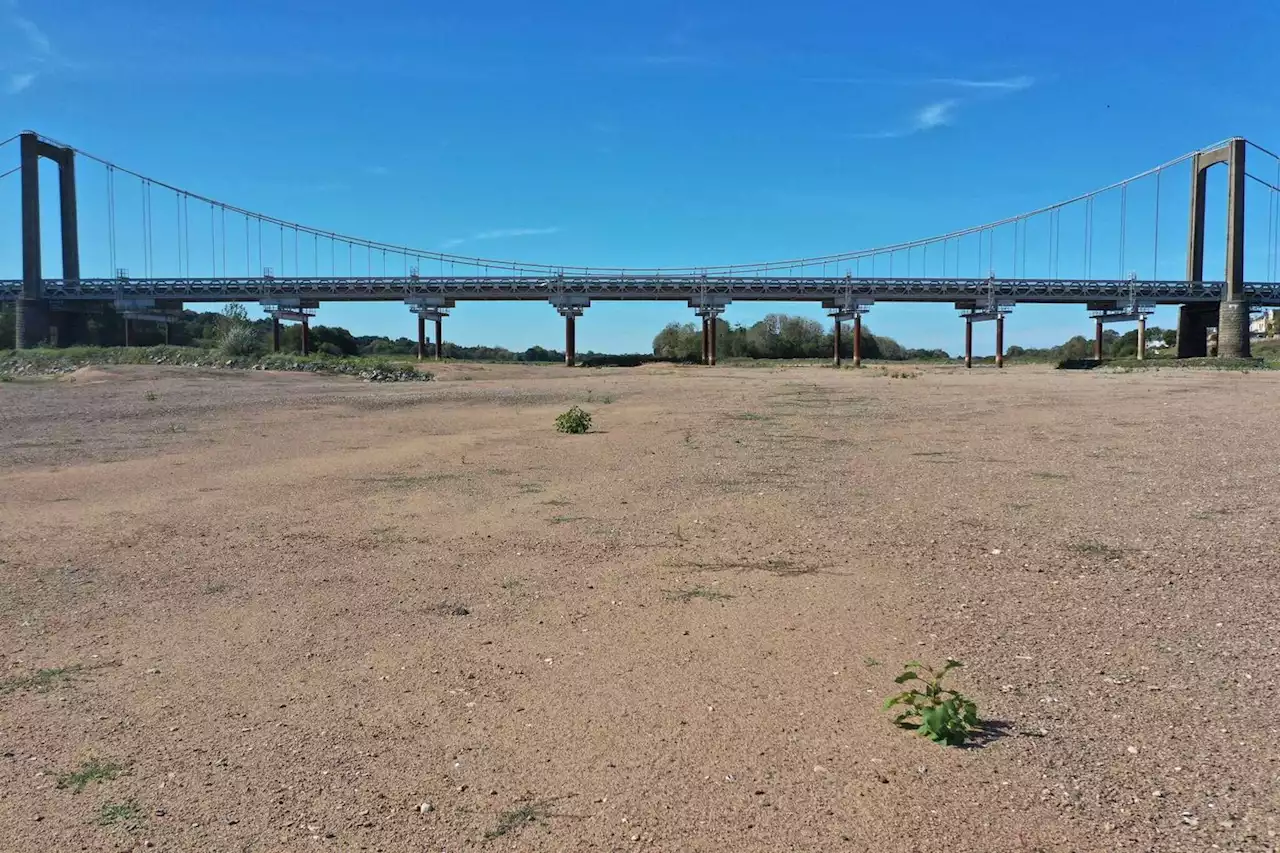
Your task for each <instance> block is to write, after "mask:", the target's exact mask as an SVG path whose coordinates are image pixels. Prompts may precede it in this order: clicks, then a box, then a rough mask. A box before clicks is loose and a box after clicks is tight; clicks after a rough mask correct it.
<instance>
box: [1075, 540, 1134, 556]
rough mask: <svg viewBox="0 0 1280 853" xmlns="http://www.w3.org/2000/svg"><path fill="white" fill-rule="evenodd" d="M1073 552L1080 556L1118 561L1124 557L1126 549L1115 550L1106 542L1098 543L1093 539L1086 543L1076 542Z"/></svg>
mask: <svg viewBox="0 0 1280 853" xmlns="http://www.w3.org/2000/svg"><path fill="white" fill-rule="evenodd" d="M1071 550H1072V551H1075V552H1076V553H1079V554H1088V555H1089V556H1092V557H1102V558H1103V559H1107V560H1118V559H1120V558H1121V557H1123V556H1124V549H1122V548H1113V547H1111V546H1110V545H1108V544H1106V543H1105V542H1097V541H1095V540H1092V539H1091V540H1088V541H1085V542H1076V543H1075V544H1074V545H1072V546H1071Z"/></svg>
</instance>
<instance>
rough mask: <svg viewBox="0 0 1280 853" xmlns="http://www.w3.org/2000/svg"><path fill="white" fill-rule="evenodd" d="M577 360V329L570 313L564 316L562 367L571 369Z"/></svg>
mask: <svg viewBox="0 0 1280 853" xmlns="http://www.w3.org/2000/svg"><path fill="white" fill-rule="evenodd" d="M577 360H578V341H577V329H576V328H575V326H574V316H573V314H572V313H569V314H565V315H564V366H565V367H573V365H574V363H575V362H576V361H577Z"/></svg>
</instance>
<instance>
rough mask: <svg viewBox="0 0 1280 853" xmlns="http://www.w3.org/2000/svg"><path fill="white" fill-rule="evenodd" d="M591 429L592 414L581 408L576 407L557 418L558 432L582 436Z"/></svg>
mask: <svg viewBox="0 0 1280 853" xmlns="http://www.w3.org/2000/svg"><path fill="white" fill-rule="evenodd" d="M589 429H591V413H590V412H588V411H587V410H586V409H584V408H582V407H581V406H574V407H573V408H571V409H569V411H567V412H562V413H560V414H559V415H557V416H556V431H557V432H563V433H568V434H570V435H582V434H583V433H584V432H586V431H588V430H589Z"/></svg>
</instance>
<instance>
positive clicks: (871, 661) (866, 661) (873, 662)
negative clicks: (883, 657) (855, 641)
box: [862, 657, 883, 667]
mask: <svg viewBox="0 0 1280 853" xmlns="http://www.w3.org/2000/svg"><path fill="white" fill-rule="evenodd" d="M881 663H883V661H880V660H877V659H876V658H873V657H865V658H863V659H862V665H863V666H865V667H873V666H879V665H880V664H881Z"/></svg>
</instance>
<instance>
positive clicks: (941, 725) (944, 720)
mask: <svg viewBox="0 0 1280 853" xmlns="http://www.w3.org/2000/svg"><path fill="white" fill-rule="evenodd" d="M961 666H963V664H961V663H960V661H958V660H955V659H954V658H947V662H946V663H945V664H944V665H943V666H942V668H941V669H937V670H935V669H934V668H933V667H931V666H926V665H925V664H923V663H920V662H919V661H914V660H913V661H909V662H908V663H906V664H905V665H904V666H903V669H902V674H901V675H899V676H898V677H897V678H895V679H894V680H893V683H894V684H911V683H913V682H915V683H918V685H919V686H917V687H912V688H909V689H907V690H904V691H902V692H901V693H898V694H897V695H895V696H890V697H889V698H888V699H887V700H885V703H884V707H885V710H889V709H891V708H894V707H898V706H902V707H903V710H902V711H900V712H899V713H898V716H896V717H894V718H893V722H894V725H897V726H901V727H902V728H905V729H915V730H916V731H918V732H919V733H920V734H921V735H922V736H923V737H927V738H929V740H931V741H933V742H934V743H943V744H946V745H947V746H962V745H963V744H964V742H965V741H966V740H968V738H969V735H970V733H972V732H973V730H974V729H976V728H977V727H978V706H977V705H976V704H974V702H973V701H972V700H971V699H969V698H968V697H967V696H965V695H964V694H963V693H960V692H959V691H956V690H951V689H948V688H945V687H943V686H942V679H943V678H945V677H946V675H947V673H948V672H950V671H951V670H953V669H958V668H959V667H961Z"/></svg>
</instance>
